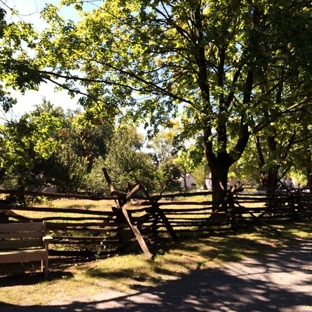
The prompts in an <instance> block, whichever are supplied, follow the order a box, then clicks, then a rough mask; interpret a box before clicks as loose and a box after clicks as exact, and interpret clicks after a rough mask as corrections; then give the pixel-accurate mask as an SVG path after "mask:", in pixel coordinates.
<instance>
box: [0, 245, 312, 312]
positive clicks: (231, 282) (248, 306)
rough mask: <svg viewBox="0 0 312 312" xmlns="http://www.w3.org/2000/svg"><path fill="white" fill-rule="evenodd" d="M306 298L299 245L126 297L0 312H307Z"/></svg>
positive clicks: (310, 273)
mask: <svg viewBox="0 0 312 312" xmlns="http://www.w3.org/2000/svg"><path fill="white" fill-rule="evenodd" d="M25 287H26V286H25ZM0 291H1V289H0ZM311 294H312V241H311V240H309V241H307V240H306V241H304V240H302V241H300V242H298V244H297V245H296V246H295V247H289V248H288V249H284V250H279V251H278V252H277V253H276V254H269V255H266V256H264V257H261V258H246V259H245V260H243V261H240V262H236V263H228V264H227V265H225V266H223V267H220V268H217V269H216V268H214V269H205V270H197V271H194V272H192V273H191V274H189V275H185V276H184V277H183V278H180V279H177V280H173V281H170V282H166V283H163V284H159V285H157V286H153V287H152V286H149V287H145V286H144V287H142V286H137V287H136V289H135V291H133V292H131V293H122V292H117V291H114V290H107V289H105V290H103V292H101V293H97V294H96V295H93V296H92V297H89V298H84V294H83V291H82V293H81V294H77V298H76V299H74V300H73V299H67V300H63V301H62V302H57V301H51V302H50V303H49V305H47V306H44V307H43V306H36V305H32V306H16V305H10V304H6V303H1V302H0V311H1V312H2V311H3V312H6V311H16V312H54V311H63V312H69V311H75V312H78V311H88V312H95V311H108V312H119V311H120V312H121V311H131V312H151V311H161V312H165V311H166V312H167V311H170V312H174V311H179V312H192V311H194V312H195V311H213V312H214V311H215V312H220V311H222V312H230V311H235V312H237V311H242V312H262V311H265V312H270V311H272V312H273V311H274V312H276V311H281V312H299V311H300V312H302V311H307V312H312V295H311Z"/></svg>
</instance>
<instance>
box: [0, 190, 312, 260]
mask: <svg viewBox="0 0 312 312" xmlns="http://www.w3.org/2000/svg"><path fill="white" fill-rule="evenodd" d="M5 193H10V191H5ZM13 193H14V194H18V192H16V191H14V192H13ZM133 194H134V192H133V193H132V194H131V196H132V195H133ZM24 195H27V196H40V193H39V194H38V193H35V194H33V193H31V192H27V193H26V194H24ZM41 195H43V196H47V194H46V193H45V194H42V193H41ZM49 195H50V197H51V198H63V197H73V198H77V199H80V198H81V197H82V198H83V199H89V200H95V201H99V200H100V201H103V202H105V201H108V200H110V201H111V200H112V199H113V200H115V201H116V202H118V201H119V203H120V206H118V207H112V209H110V210H105V211H103V210H95V209H90V208H89V209H82V208H81V207H80V208H75V207H73V208H54V207H37V206H34V207H24V206H18V205H12V204H10V203H7V202H2V203H1V202H0V218H1V220H2V221H0V222H17V221H19V222H20V221H24V222H33V221H38V220H45V221H46V222H47V230H48V232H49V233H50V234H51V235H52V236H53V242H52V244H51V246H52V248H51V250H50V253H51V254H52V255H65V256H66V255H71V256H72V255H87V256H88V257H90V256H93V257H95V256H98V257H101V256H105V255H107V254H112V253H115V252H124V251H127V250H133V249H135V248H138V247H141V249H142V250H143V251H144V253H145V254H146V255H147V257H150V256H151V252H150V250H149V248H152V246H153V243H154V242H155V240H156V239H157V236H159V235H164V234H167V235H168V237H171V238H172V239H177V238H178V236H179V234H178V233H180V232H191V231H192V232H203V231H204V232H210V231H220V232H221V231H222V232H223V231H233V230H236V229H239V228H242V227H245V226H248V225H249V224H251V223H254V222H258V223H261V222H262V223H264V222H268V221H270V220H293V219H299V218H309V219H310V220H311V218H312V194H309V193H302V194H299V193H298V194H278V195H275V196H270V197H268V196H265V195H256V194H255V195H251V194H248V195H245V194H230V196H228V198H227V199H226V207H227V208H226V210H224V209H221V210H220V211H216V209H215V207H216V205H215V204H214V203H213V202H212V201H211V200H210V195H211V193H207V192H202V193H188V194H166V195H163V196H162V197H160V196H157V197H153V196H150V197H145V198H143V199H142V201H141V205H140V206H131V205H130V200H131V196H130V197H125V196H124V195H122V200H121V199H120V197H118V195H116V196H107V197H99V198H96V197H92V196H91V197H90V196H89V197H88V196H86V195H83V196H78V195H77V194H70V195H69V194H65V195H64V194H49ZM195 196H196V200H194V201H192V200H191V198H192V197H195ZM132 198H133V197H132ZM169 199H170V200H169ZM223 207H224V206H223ZM25 212H27V216H26V214H25ZM29 212H31V214H30V213H29ZM38 213H40V217H38ZM29 215H31V217H29Z"/></svg>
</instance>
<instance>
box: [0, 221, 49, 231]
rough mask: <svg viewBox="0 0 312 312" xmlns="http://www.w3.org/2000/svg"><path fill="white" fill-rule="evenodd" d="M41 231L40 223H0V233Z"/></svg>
mask: <svg viewBox="0 0 312 312" xmlns="http://www.w3.org/2000/svg"><path fill="white" fill-rule="evenodd" d="M21 231H29V232H31V231H43V224H42V222H22V223H18V222H11V223H0V232H21Z"/></svg>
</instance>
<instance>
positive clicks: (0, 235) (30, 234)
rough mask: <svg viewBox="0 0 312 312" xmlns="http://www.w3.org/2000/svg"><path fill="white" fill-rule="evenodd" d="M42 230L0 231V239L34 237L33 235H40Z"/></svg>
mask: <svg viewBox="0 0 312 312" xmlns="http://www.w3.org/2000/svg"><path fill="white" fill-rule="evenodd" d="M42 235H43V232H11V233H10V232H6V233H1V232H0V240H1V239H12V238H15V239H16V238H20V239H22V238H30V237H32V238H35V237H42Z"/></svg>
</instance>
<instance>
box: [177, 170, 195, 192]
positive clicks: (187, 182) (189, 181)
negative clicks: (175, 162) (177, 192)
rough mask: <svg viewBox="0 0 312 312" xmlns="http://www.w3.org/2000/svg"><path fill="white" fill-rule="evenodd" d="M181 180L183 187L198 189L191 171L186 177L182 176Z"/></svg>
mask: <svg viewBox="0 0 312 312" xmlns="http://www.w3.org/2000/svg"><path fill="white" fill-rule="evenodd" d="M179 181H180V183H181V188H182V189H185V190H196V180H195V178H194V177H193V176H192V175H191V174H190V173H187V174H186V175H185V177H182V178H180V179H179Z"/></svg>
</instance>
